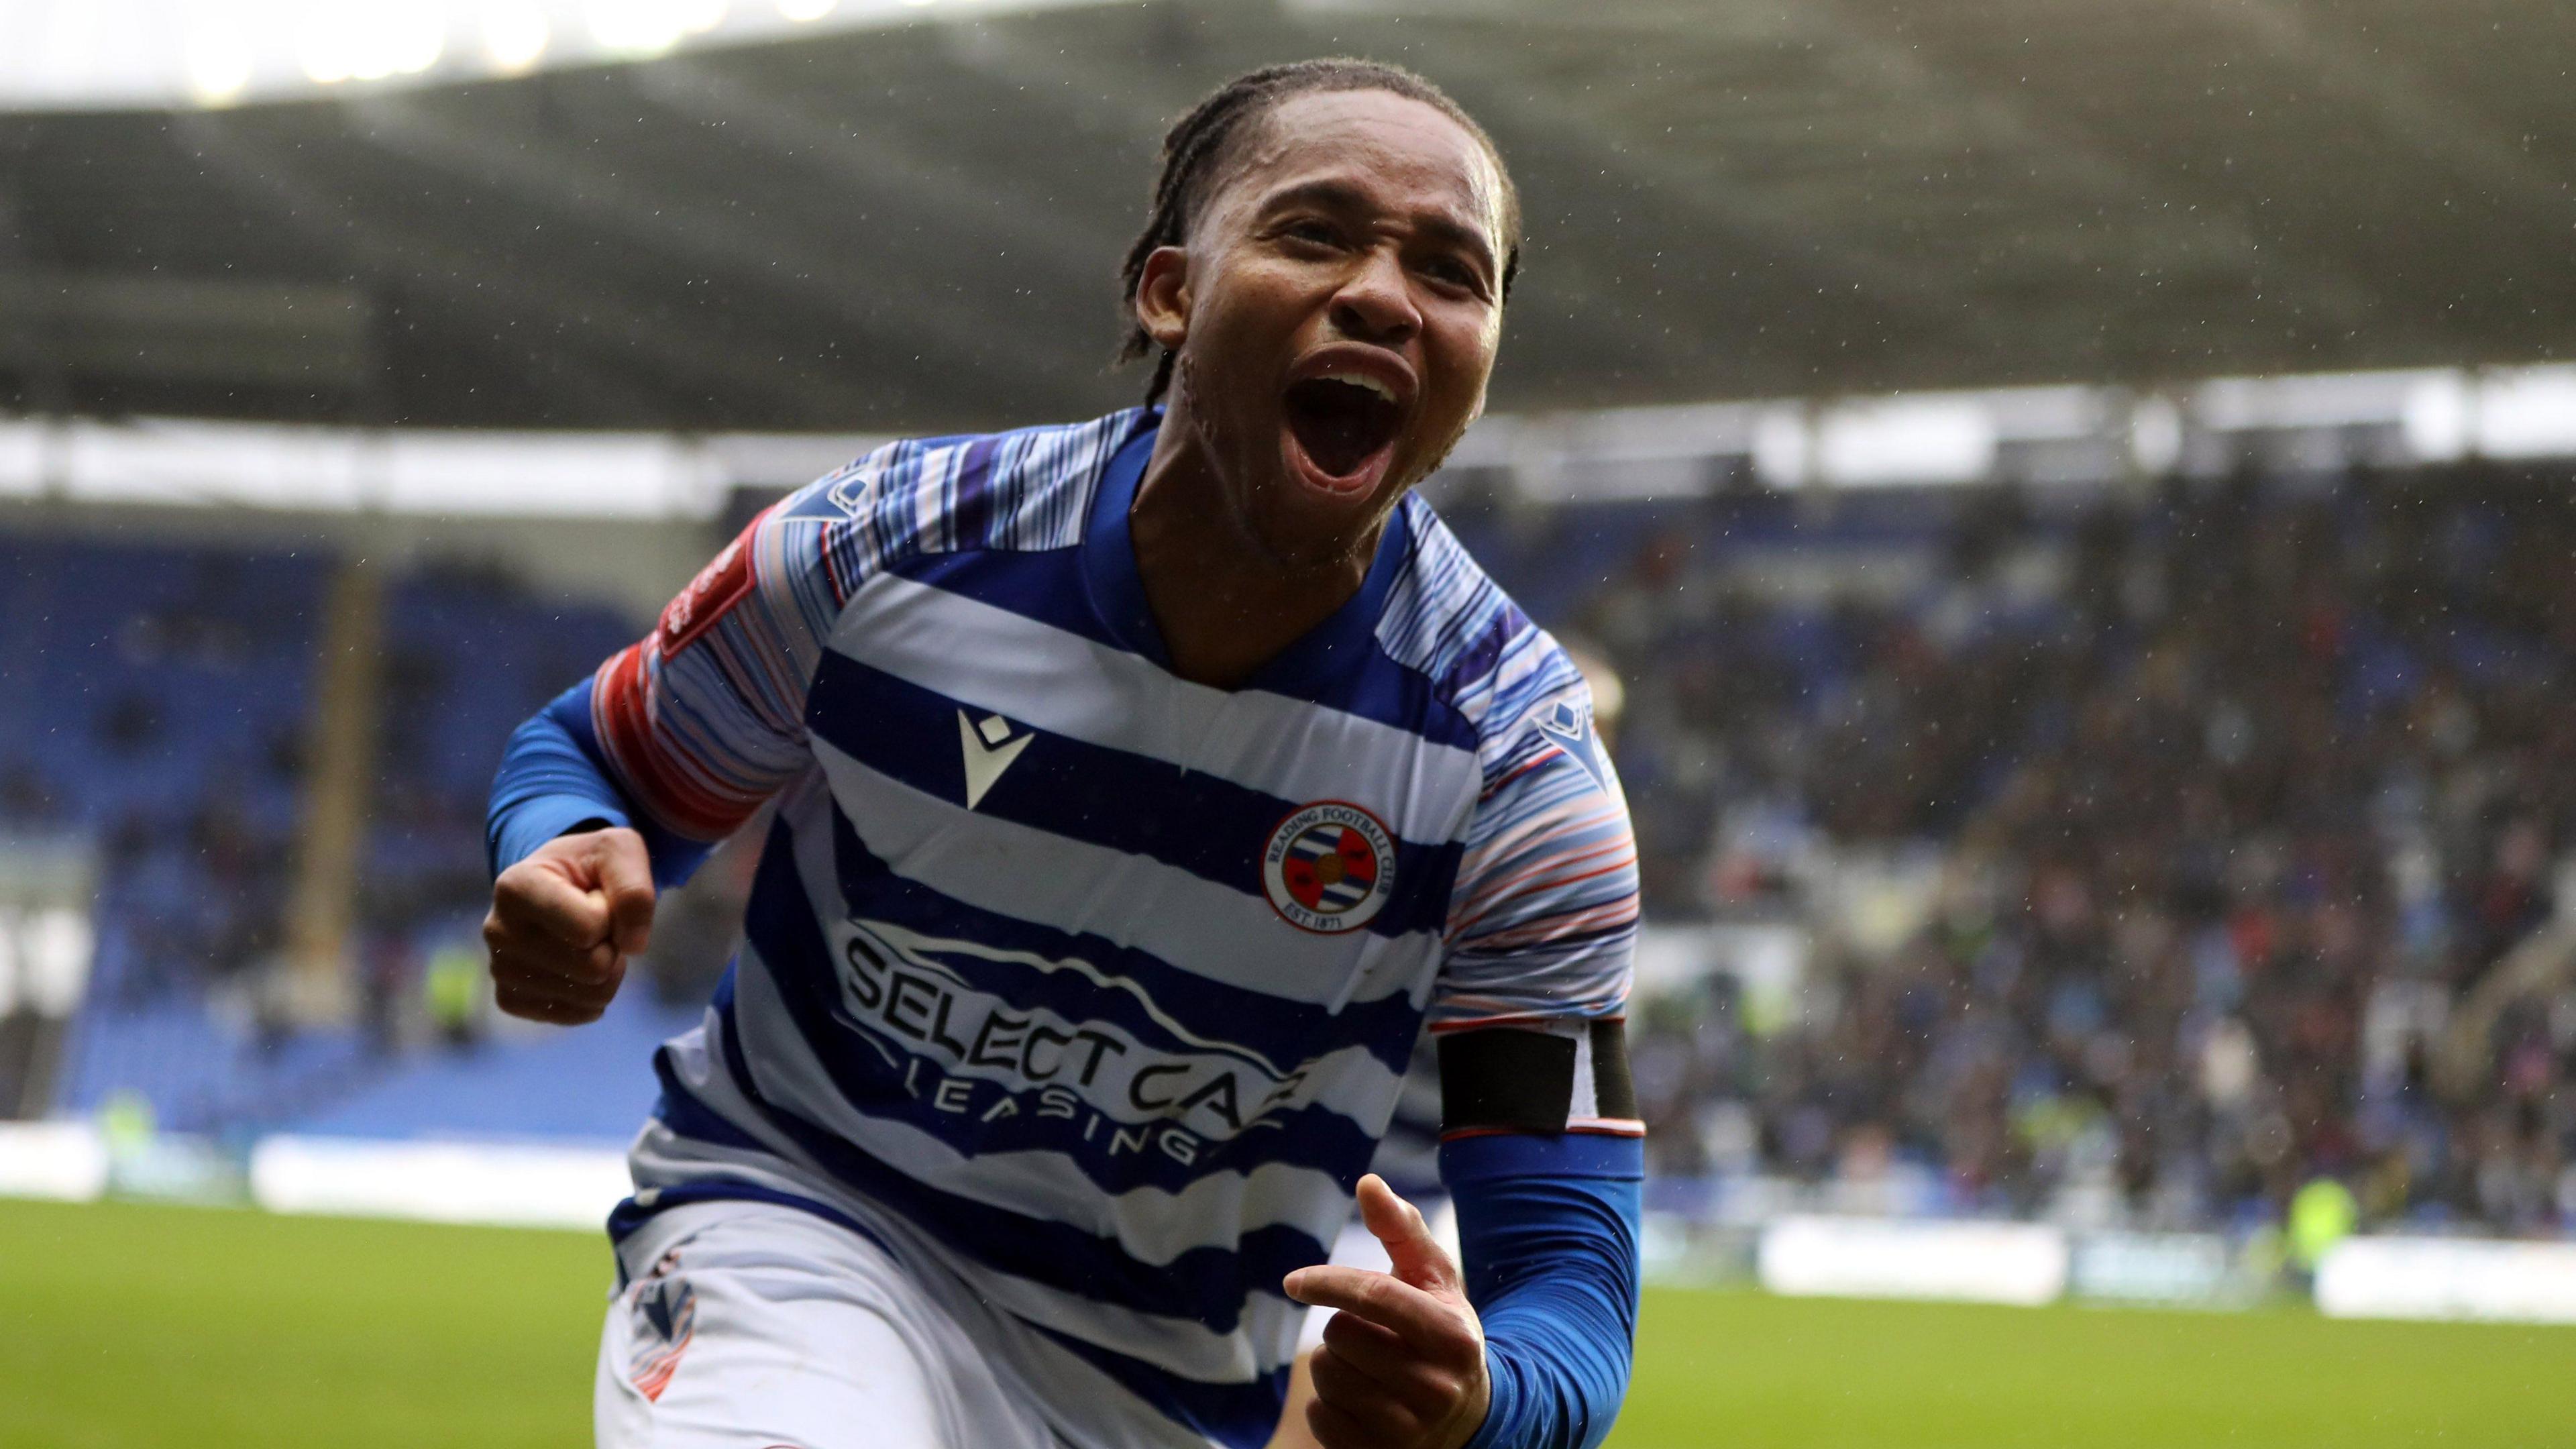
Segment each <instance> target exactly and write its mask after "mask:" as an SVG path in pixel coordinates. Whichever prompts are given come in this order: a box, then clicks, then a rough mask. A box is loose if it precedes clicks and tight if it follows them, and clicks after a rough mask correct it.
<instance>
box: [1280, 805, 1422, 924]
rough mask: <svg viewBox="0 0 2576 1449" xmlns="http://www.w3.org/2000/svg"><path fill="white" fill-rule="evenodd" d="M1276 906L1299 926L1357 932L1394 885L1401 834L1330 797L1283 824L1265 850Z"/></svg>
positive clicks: (1284, 917)
mask: <svg viewBox="0 0 2576 1449" xmlns="http://www.w3.org/2000/svg"><path fill="white" fill-rule="evenodd" d="M1261 883H1262V885H1263V886H1264V887H1265V888H1266V889H1267V890H1268V891H1269V893H1270V905H1271V908H1272V909H1274V910H1276V911H1278V912H1279V915H1280V917H1281V918H1282V919H1283V920H1285V921H1287V922H1288V924H1290V925H1292V926H1295V927H1296V928H1298V929H1299V930H1301V931H1317V932H1321V933H1324V934H1327V935H1331V934H1338V933H1340V932H1343V931H1356V930H1358V929H1359V928H1360V927H1362V926H1365V925H1367V924H1368V923H1369V922H1370V921H1371V920H1373V919H1375V918H1376V916H1377V913H1378V912H1379V911H1381V910H1384V909H1385V908H1386V902H1387V897H1388V896H1389V895H1391V894H1393V892H1394V890H1395V837H1394V836H1392V835H1389V834H1388V833H1387V829H1386V827H1385V826H1384V825H1382V824H1380V823H1378V818H1377V817H1376V816H1374V815H1371V814H1370V813H1368V812H1367V811H1365V810H1363V809H1361V808H1360V807H1358V806H1357V805H1345V804H1343V803H1341V802H1340V801H1338V800H1327V801H1324V802H1322V803H1320V804H1315V805H1309V806H1306V807H1305V808H1304V809H1302V810H1298V811H1296V812H1295V813H1293V814H1291V815H1290V816H1289V817H1288V818H1287V819H1285V820H1282V821H1280V822H1279V825H1278V828H1276V829H1274V830H1272V831H1271V832H1270V843H1269V845H1268V846H1267V847H1266V848H1264V849H1263V851H1262V852H1261Z"/></svg>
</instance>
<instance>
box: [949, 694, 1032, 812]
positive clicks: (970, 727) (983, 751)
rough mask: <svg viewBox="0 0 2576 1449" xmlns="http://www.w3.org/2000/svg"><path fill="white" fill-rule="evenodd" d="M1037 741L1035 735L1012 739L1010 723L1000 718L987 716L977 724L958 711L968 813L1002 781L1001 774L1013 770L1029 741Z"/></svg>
mask: <svg viewBox="0 0 2576 1449" xmlns="http://www.w3.org/2000/svg"><path fill="white" fill-rule="evenodd" d="M1036 738H1037V736H1036V735H1034V734H1026V735H1021V736H1020V737H1019V738H1017V739H1013V738H1012V737H1011V722H1010V721H1009V720H1006V719H1004V718H1002V717H1001V716H1000V715H998V714H988V715H986V716H984V722H983V723H982V724H977V723H975V722H974V721H972V720H970V719H968V718H967V717H966V711H964V710H962V709H961V710H959V711H957V740H958V743H959V744H960V745H962V746H964V748H965V751H966V808H967V809H969V810H972V809H974V808H975V807H976V806H977V805H979V804H982V803H983V800H984V793H985V792H986V791H988V790H990V789H992V788H993V785H994V782H996V781H998V780H1000V779H1001V778H1002V772H1003V771H1004V770H1007V769H1009V768H1011V762H1012V761H1013V760H1016V759H1018V758H1019V757H1020V751H1022V750H1025V749H1027V748H1028V747H1029V741H1031V740H1033V739H1036Z"/></svg>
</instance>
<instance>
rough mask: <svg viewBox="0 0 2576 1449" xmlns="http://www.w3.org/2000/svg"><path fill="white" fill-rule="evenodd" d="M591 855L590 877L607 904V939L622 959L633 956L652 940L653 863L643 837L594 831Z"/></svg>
mask: <svg viewBox="0 0 2576 1449" xmlns="http://www.w3.org/2000/svg"><path fill="white" fill-rule="evenodd" d="M590 838H591V839H592V840H593V841H595V842H597V843H596V844H595V845H594V846H593V847H592V851H593V854H592V856H591V870H592V873H593V877H594V878H595V879H596V880H597V881H598V882H599V885H598V889H599V893H600V895H601V896H602V897H603V898H604V899H605V900H606V901H607V902H608V940H609V943H610V944H611V945H613V946H615V947H616V948H617V953H618V954H619V955H621V956H633V955H636V954H638V953H640V952H641V951H643V950H644V948H645V947H646V946H647V945H649V944H650V943H651V942H652V939H653V861H652V858H651V857H650V856H649V855H648V854H646V852H645V849H644V837H643V836H641V835H638V834H636V833H635V832H634V831H632V830H624V829H609V830H601V831H595V832H593V833H592V835H591V837H590Z"/></svg>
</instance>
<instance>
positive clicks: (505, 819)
mask: <svg viewBox="0 0 2576 1449" xmlns="http://www.w3.org/2000/svg"><path fill="white" fill-rule="evenodd" d="M591 688H592V682H591V681H590V680H587V679H585V680H583V681H582V682H581V683H579V684H577V685H574V686H573V687H572V688H570V689H568V690H565V691H564V692H563V693H562V694H560V695H557V696H556V697H555V698H554V700H553V701H552V702H550V703H549V704H547V705H546V707H545V708H544V709H541V710H539V711H537V712H536V713H535V714H534V715H531V716H530V717H529V718H528V720H527V722H526V723H524V724H522V725H520V726H519V728H518V730H517V732H515V733H514V734H512V735H511V736H510V744H509V748H508V749H506V750H505V751H503V752H502V755H501V767H500V769H499V771H498V772H497V773H496V774H495V775H494V777H493V780H492V803H491V810H490V813H489V814H488V815H487V816H486V818H485V821H484V832H483V840H484V848H485V852H486V855H487V858H488V863H489V864H490V866H491V868H492V873H493V874H494V875H495V876H498V875H499V874H500V873H501V872H502V871H504V870H507V869H509V868H510V867H511V866H512V865H515V864H517V863H518V862H519V861H521V860H524V859H526V858H527V856H528V855H529V854H530V853H531V852H533V851H534V850H536V848H537V847H539V846H541V845H543V844H545V843H546V842H547V841H549V840H552V839H554V838H555V837H556V836H559V835H561V834H563V833H564V832H565V831H567V830H570V829H572V828H573V827H574V826H577V825H581V824H583V823H585V822H591V821H600V822H605V823H607V824H609V825H623V826H631V827H633V828H634V829H636V830H638V831H640V832H641V833H642V834H643V836H644V841H645V846H646V848H647V851H648V852H649V853H650V855H651V856H652V860H653V878H654V882H655V883H656V884H657V885H663V886H668V885H673V884H676V883H678V882H679V881H682V880H685V879H687V878H688V875H689V873H690V872H691V871H693V870H695V869H696V868H697V865H698V862H699V861H700V860H702V859H704V858H705V856H706V853H707V850H708V847H707V846H706V845H704V844H701V843H700V842H697V841H693V840H688V839H684V838H682V837H680V836H677V835H674V834H672V833H671V832H669V831H667V830H662V829H660V828H658V827H656V826H655V825H654V824H653V823H652V821H651V820H650V819H649V818H648V817H647V816H645V815H644V813H643V812H641V811H640V810H638V809H637V808H636V807H635V804H634V802H633V801H631V800H630V799H628V798H627V795H626V792H625V791H624V790H622V789H620V788H619V787H618V784H617V781H616V778H615V777H614V776H613V775H611V774H610V773H609V769H608V762H607V758H606V755H605V754H604V753H603V752H602V751H601V749H600V747H599V740H598V738H597V736H596V735H594V734H593V733H592V730H591V722H590V696H591Z"/></svg>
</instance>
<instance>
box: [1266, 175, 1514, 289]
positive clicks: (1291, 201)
mask: <svg viewBox="0 0 2576 1449" xmlns="http://www.w3.org/2000/svg"><path fill="white" fill-rule="evenodd" d="M1290 206H1320V207H1323V208H1324V209H1326V210H1328V211H1366V210H1369V209H1371V207H1372V206H1373V203H1372V202H1371V201H1370V200H1369V198H1368V195H1367V193H1365V192H1363V191H1361V190H1360V189H1359V188H1358V187H1356V186H1353V185H1351V184H1350V183H1349V182H1347V181H1332V180H1316V181H1300V182H1298V183H1297V184H1296V185H1294V186H1290V187H1286V188H1283V189H1281V190H1279V191H1274V192H1272V193H1271V194H1270V195H1269V197H1268V198H1266V199H1265V200H1264V201H1263V202H1262V203H1261V209H1262V210H1263V211H1264V212H1271V211H1277V210H1279V209H1280V208H1282V207H1290ZM1413 224H1414V226H1415V227H1417V228H1419V229H1420V230H1421V231H1422V232H1424V233H1425V234H1427V235H1429V236H1431V237H1432V238H1434V239H1436V240H1438V241H1442V242H1446V243H1448V244H1449V245H1451V246H1455V247H1458V248H1461V249H1463V250H1465V251H1468V252H1472V253H1474V254H1475V257H1476V260H1477V261H1478V262H1479V263H1481V264H1482V265H1483V267H1484V269H1485V274H1486V275H1487V276H1489V277H1490V276H1492V275H1493V273H1494V268H1495V265H1496V261H1495V257H1494V244H1493V242H1492V241H1490V240H1488V239H1487V237H1486V236H1485V233H1484V229H1483V228H1481V227H1474V226H1469V225H1468V224H1466V223H1465V222H1462V221H1459V220H1457V219H1455V218H1454V217H1447V216H1442V215H1439V214H1438V213H1436V212H1417V213H1415V214H1414V216H1413Z"/></svg>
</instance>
